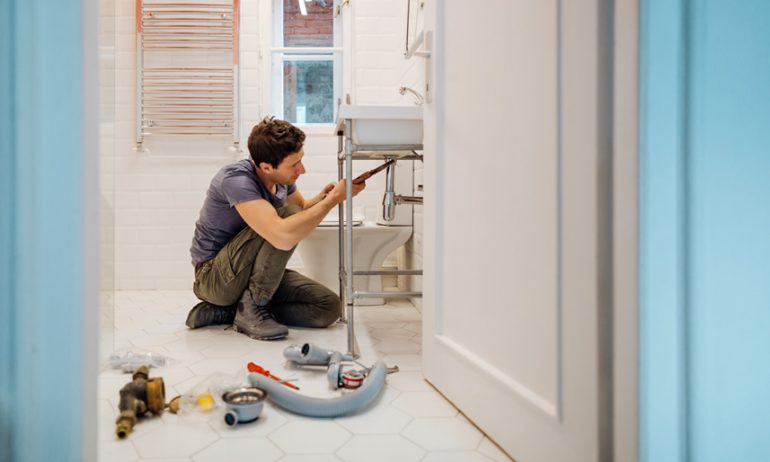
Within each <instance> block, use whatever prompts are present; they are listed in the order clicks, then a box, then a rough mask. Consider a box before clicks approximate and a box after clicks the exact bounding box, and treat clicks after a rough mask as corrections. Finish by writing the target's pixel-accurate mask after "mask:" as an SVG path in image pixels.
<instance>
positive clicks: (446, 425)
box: [401, 417, 483, 451]
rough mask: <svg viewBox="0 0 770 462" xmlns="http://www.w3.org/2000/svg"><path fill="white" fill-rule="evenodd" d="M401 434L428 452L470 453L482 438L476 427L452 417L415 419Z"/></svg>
mask: <svg viewBox="0 0 770 462" xmlns="http://www.w3.org/2000/svg"><path fill="white" fill-rule="evenodd" d="M401 434H402V435H404V436H405V437H407V438H409V439H410V440H412V441H414V442H415V443H417V444H419V445H420V446H422V447H424V448H425V449H427V450H429V451H471V450H475V449H476V447H477V446H478V445H479V443H480V442H481V439H482V438H483V435H482V434H481V432H480V431H478V430H477V429H476V427H474V426H473V425H471V424H469V423H466V422H463V421H462V420H460V419H456V418H454V417H437V418H425V419H422V418H421V419H415V420H414V421H412V423H410V424H409V425H407V426H406V428H405V429H404V430H403V431H402V432H401Z"/></svg>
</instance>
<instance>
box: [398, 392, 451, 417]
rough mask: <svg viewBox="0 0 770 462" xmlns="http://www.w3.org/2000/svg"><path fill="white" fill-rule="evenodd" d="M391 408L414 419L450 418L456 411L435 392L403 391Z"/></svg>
mask: <svg viewBox="0 0 770 462" xmlns="http://www.w3.org/2000/svg"><path fill="white" fill-rule="evenodd" d="M393 406H395V407H397V408H398V409H401V410H402V411H404V412H406V413H407V414H409V415H412V416H415V417H452V416H455V415H457V409H455V407H454V406H452V405H451V404H450V403H449V401H447V400H446V399H444V397H443V396H441V395H439V394H438V393H437V392H435V391H405V392H403V393H401V395H400V396H399V397H398V398H396V400H395V401H393Z"/></svg>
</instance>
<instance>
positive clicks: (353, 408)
mask: <svg viewBox="0 0 770 462" xmlns="http://www.w3.org/2000/svg"><path fill="white" fill-rule="evenodd" d="M337 353H338V352H337ZM386 373H387V368H386V366H385V363H383V362H382V361H377V362H376V363H375V364H374V366H372V368H371V369H370V370H369V371H368V374H367V376H366V380H364V381H363V384H361V385H360V386H358V387H357V388H356V389H355V390H354V391H351V392H349V393H345V394H343V395H342V396H338V397H334V398H311V397H309V396H304V395H302V394H300V393H297V392H296V391H292V390H289V389H288V388H286V387H285V386H283V385H282V384H280V383H279V382H277V381H275V380H273V379H271V378H269V377H265V376H264V375H262V374H255V373H251V374H249V375H248V379H249V382H250V383H251V385H252V386H254V387H257V388H260V389H262V390H265V391H266V392H267V397H268V398H269V399H270V401H272V402H273V403H275V404H276V405H277V406H279V407H281V408H283V409H286V410H287V411H289V412H293V413H295V414H299V415H304V416H308V417H338V416H342V415H347V414H352V413H354V412H357V411H359V410H361V409H364V408H365V407H366V406H368V405H369V404H371V403H372V401H374V399H375V398H377V396H379V394H380V392H381V391H382V388H383V385H385V374H386Z"/></svg>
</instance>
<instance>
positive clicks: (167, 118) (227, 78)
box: [136, 0, 240, 150]
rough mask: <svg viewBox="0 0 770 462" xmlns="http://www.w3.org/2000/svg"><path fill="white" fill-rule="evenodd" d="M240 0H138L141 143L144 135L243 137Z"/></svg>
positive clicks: (235, 139)
mask: <svg viewBox="0 0 770 462" xmlns="http://www.w3.org/2000/svg"><path fill="white" fill-rule="evenodd" d="M239 23H240V0H232V1H228V2H220V3H170V2H152V1H147V0H136V88H137V91H136V106H137V108H136V147H137V149H139V150H142V149H143V147H142V143H143V142H144V137H145V136H153V135H215V136H228V137H231V138H232V142H233V145H234V146H235V148H236V149H238V143H239V140H240V133H239V125H240V123H239V121H240V114H239V108H238V106H239V105H238V98H239V95H238V26H239Z"/></svg>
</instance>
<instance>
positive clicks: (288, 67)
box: [283, 56, 334, 124]
mask: <svg viewBox="0 0 770 462" xmlns="http://www.w3.org/2000/svg"><path fill="white" fill-rule="evenodd" d="M283 116H284V118H285V119H286V120H289V121H291V122H295V123H301V124H302V123H332V122H333V121H334V119H333V117H334V61H331V56H330V59H328V60H323V61H319V60H313V61H310V60H302V61H290V60H288V59H287V60H285V61H284V64H283Z"/></svg>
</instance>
